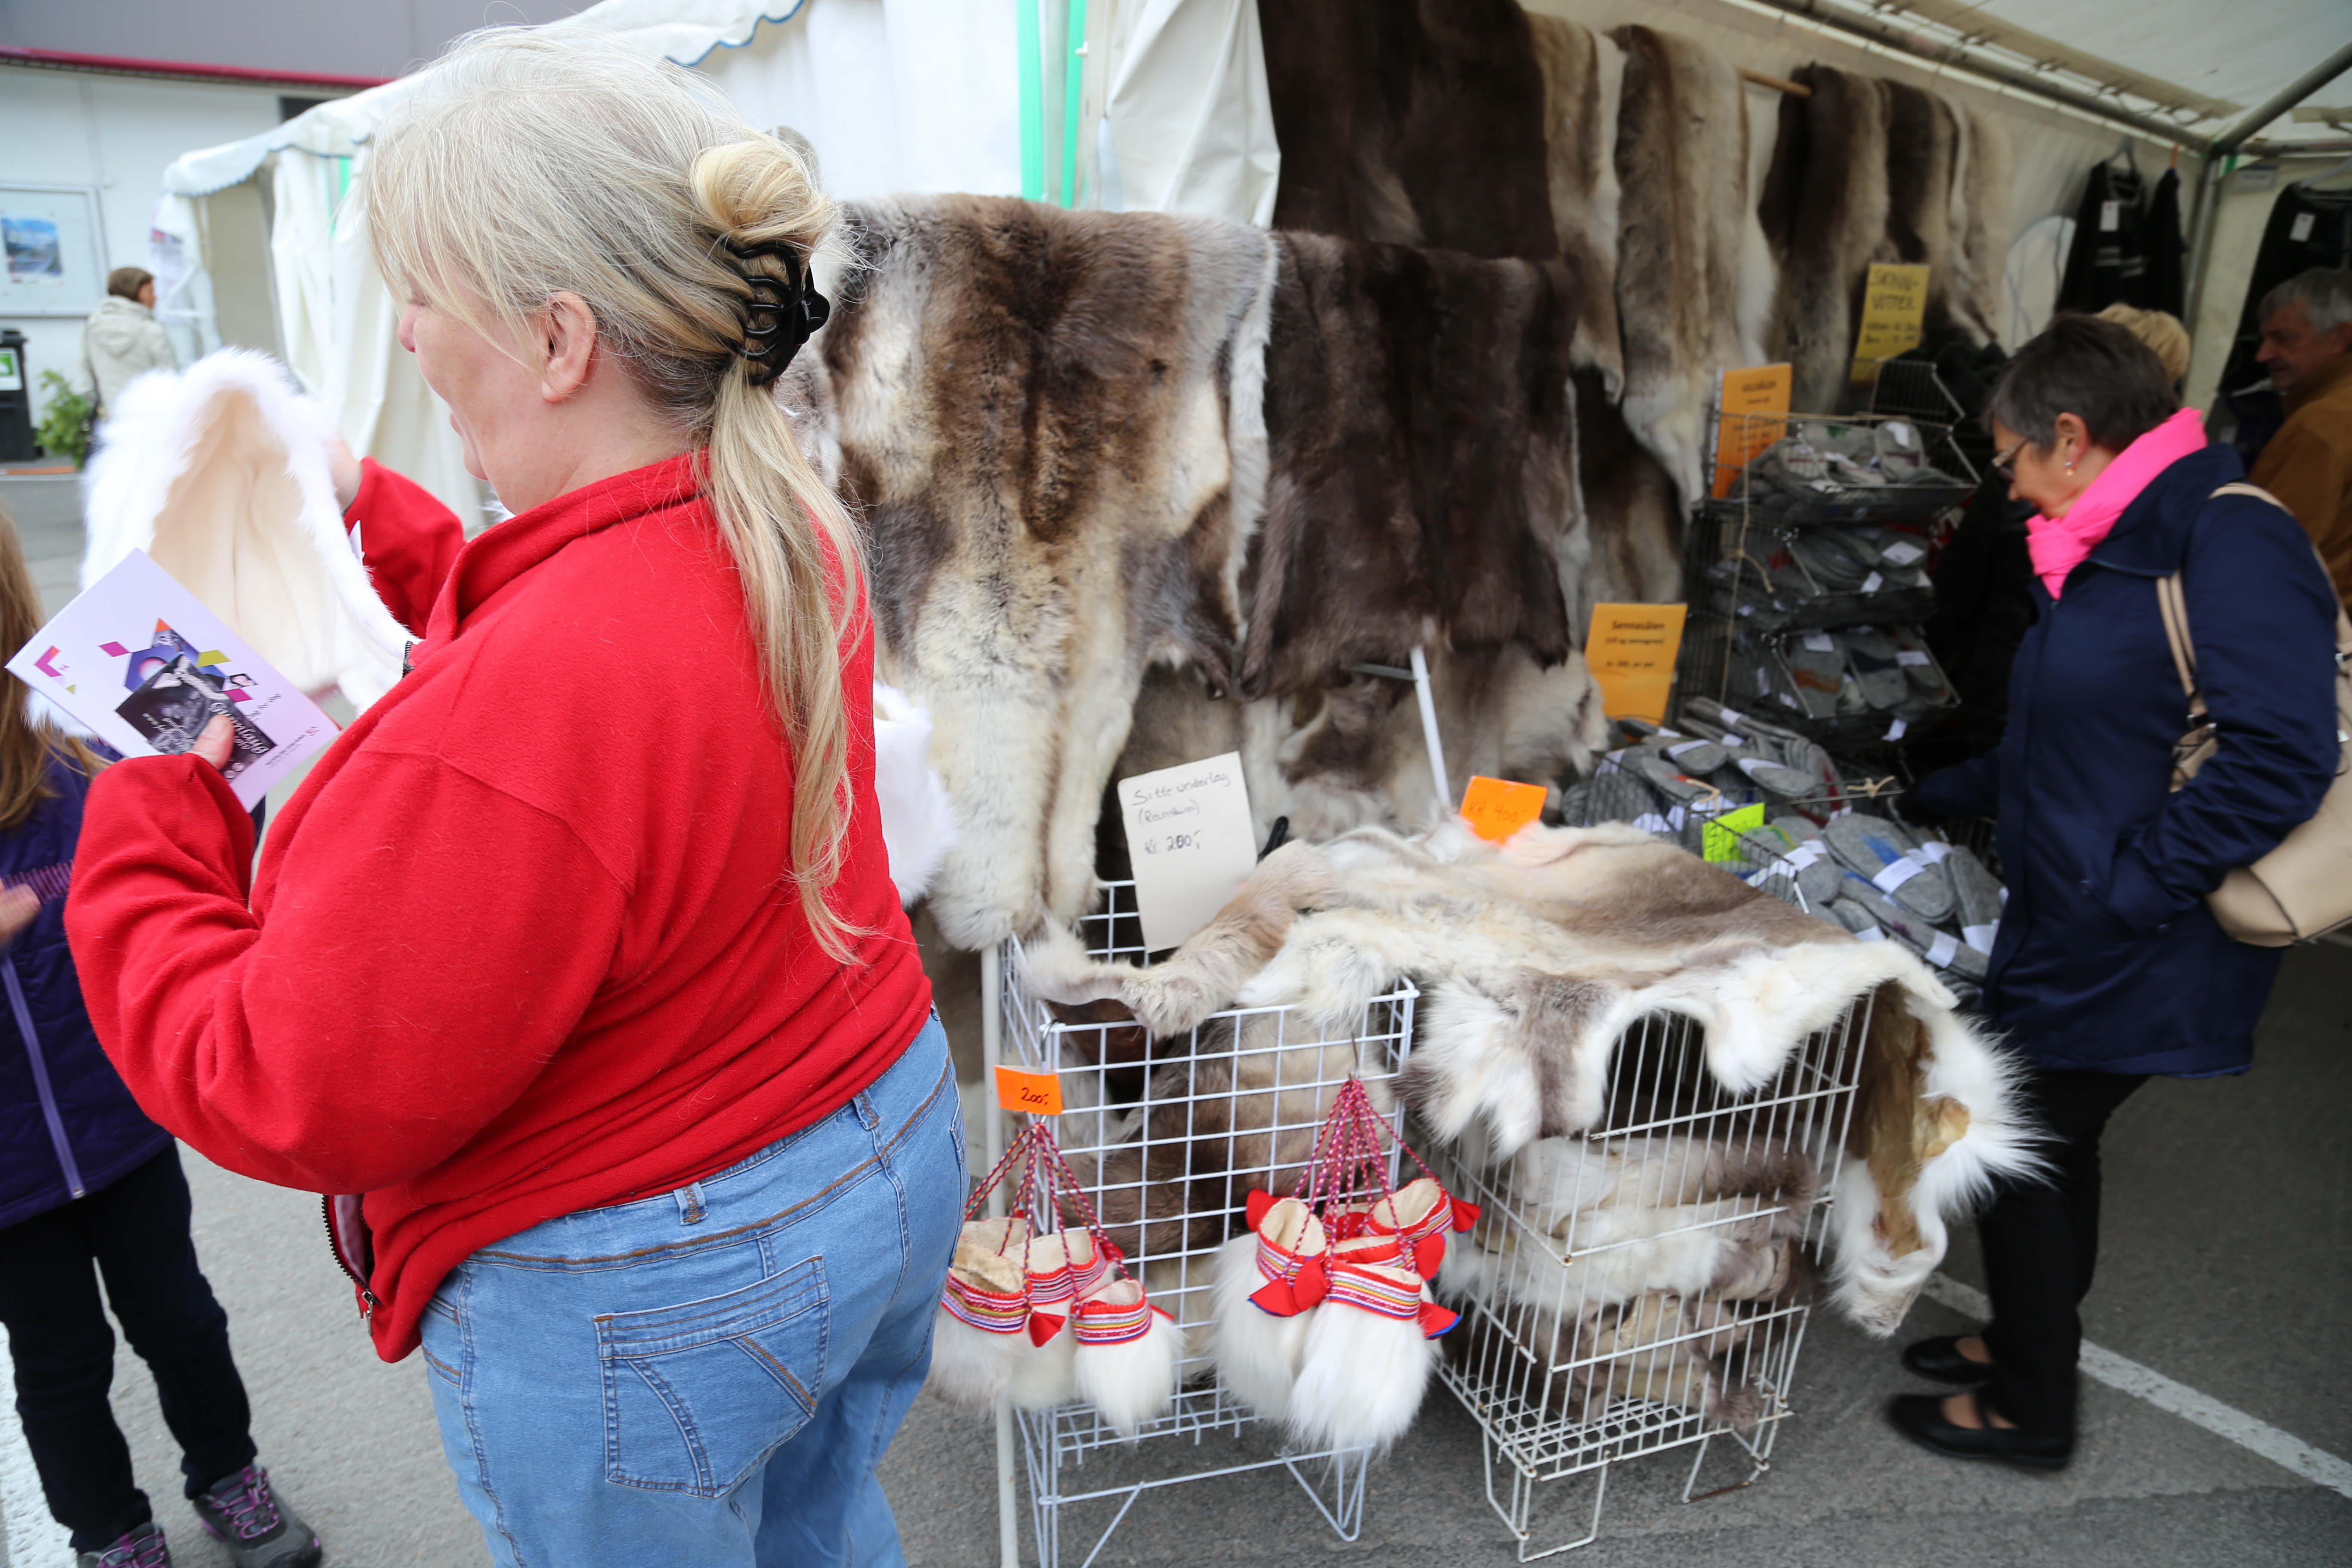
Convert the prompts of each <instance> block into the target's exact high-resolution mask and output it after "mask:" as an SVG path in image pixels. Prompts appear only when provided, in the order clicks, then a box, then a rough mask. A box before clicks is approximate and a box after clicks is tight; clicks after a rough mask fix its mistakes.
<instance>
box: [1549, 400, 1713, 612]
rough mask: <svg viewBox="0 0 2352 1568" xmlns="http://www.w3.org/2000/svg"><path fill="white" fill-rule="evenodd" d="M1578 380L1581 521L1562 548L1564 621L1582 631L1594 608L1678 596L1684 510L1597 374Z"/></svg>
mask: <svg viewBox="0 0 2352 1568" xmlns="http://www.w3.org/2000/svg"><path fill="white" fill-rule="evenodd" d="M1575 383H1576V474H1577V488H1578V490H1579V499H1580V500H1581V502H1582V503H1583V504H1582V508H1581V511H1580V521H1581V526H1580V527H1579V528H1577V529H1576V530H1575V531H1573V532H1572V533H1571V534H1570V539H1569V542H1568V544H1567V545H1566V547H1564V548H1563V550H1562V551H1561V560H1560V573H1561V578H1562V581H1564V582H1565V583H1567V584H1569V588H1568V599H1569V606H1568V608H1569V624H1570V626H1572V627H1573V628H1574V629H1575V630H1576V631H1577V633H1578V634H1579V635H1580V636H1581V635H1582V634H1583V632H1584V630H1585V628H1586V627H1588V626H1591V622H1592V606H1593V605H1597V604H1608V605H1664V604H1674V603H1676V602H1678V601H1679V600H1680V599H1681V598H1682V596H1683V510H1682V501H1681V499H1680V497H1679V496H1678V495H1677V494H1676V491H1675V478H1674V476H1673V475H1672V474H1670V473H1668V472H1667V471H1666V469H1665V465H1664V464H1663V463H1661V462H1659V461H1658V459H1657V458H1656V456H1655V455H1654V454H1653V453H1652V452H1651V450H1650V449H1649V448H1648V447H1644V446H1643V445H1642V443H1641V441H1640V440H1639V439H1637V438H1636V437H1635V436H1634V434H1633V429H1632V427H1631V426H1628V425H1627V424H1626V423H1625V416H1624V414H1623V412H1622V410H1620V409H1618V408H1617V407H1615V406H1614V405H1612V404H1611V403H1609V401H1608V400H1607V399H1606V398H1604V397H1603V396H1602V395H1601V374H1600V373H1599V372H1598V371H1592V370H1580V371H1578V372H1577V373H1576V375H1575Z"/></svg>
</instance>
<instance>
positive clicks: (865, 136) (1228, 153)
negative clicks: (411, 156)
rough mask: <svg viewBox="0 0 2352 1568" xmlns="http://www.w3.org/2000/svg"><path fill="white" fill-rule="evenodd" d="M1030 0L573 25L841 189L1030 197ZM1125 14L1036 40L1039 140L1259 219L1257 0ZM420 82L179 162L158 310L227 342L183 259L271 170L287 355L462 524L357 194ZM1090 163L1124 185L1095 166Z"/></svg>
mask: <svg viewBox="0 0 2352 1568" xmlns="http://www.w3.org/2000/svg"><path fill="white" fill-rule="evenodd" d="M1022 5H1035V0H797V3H793V0H766V3H765V4H762V3H761V0H604V3H603V4H601V5H595V6H593V7H591V8H590V9H588V10H587V11H585V12H583V13H582V14H581V15H580V16H577V17H575V18H574V19H573V22H574V24H587V25H592V26H604V27H607V28H610V29H612V30H614V31H615V32H617V33H619V34H621V35H622V36H623V37H627V38H630V39H632V40H634V41H635V42H637V43H639V44H640V45H642V46H644V47H646V48H647V49H648V50H650V51H652V52H656V53H659V54H661V55H663V56H664V57H666V58H669V59H672V60H675V61H677V63H679V64H680V65H684V66H688V67H692V68H697V69H698V70H700V71H701V72H702V73H703V74H704V75H706V76H708V77H709V78H710V79H711V80H712V81H714V82H715V83H716V84H717V85H718V86H719V89H721V90H722V91H724V92H725V93H726V94H727V96H728V97H729V98H730V100H732V101H733V102H734V104H735V106H736V109H737V110H738V111H739V112H740V113H741V114H742V116H743V118H744V119H745V120H746V121H749V122H750V123H751V124H753V125H757V126H760V127H761V128H762V129H769V130H773V129H778V128H786V127H789V128H790V129H792V130H793V131H795V132H799V133H800V134H801V135H802V136H804V137H805V138H807V140H808V141H809V142H810V144H811V145H813V146H814V148H815V149H816V152H817V158H818V162H819V164H820V173H821V175H822V177H823V179H824V184H825V186H826V188H827V189H828V190H829V191H831V192H832V194H833V195H835V196H836V197H842V198H846V199H855V198H857V197H861V196H876V195H888V194H891V193H895V192H936V191H971V192H978V193H981V194H983V195H1023V194H1024V164H1023V156H1022V152H1023V123H1022V122H1023V107H1024V93H1023V85H1022V82H1021V80H1020V76H1021V72H1020V70H1019V63H1020V51H1019V45H1018V42H1017V39H1018V37H1019V34H1018V24H1019V7H1020V6H1022ZM1047 8H1048V9H1052V7H1047ZM1112 9H1113V8H1112V7H1109V6H1102V7H1100V8H1099V10H1098V13H1097V15H1098V17H1100V18H1101V19H1102V20H1104V21H1106V22H1108V21H1115V24H1116V25H1115V26H1100V27H1099V28H1098V30H1097V31H1095V32H1090V34H1089V36H1088V38H1087V39H1080V40H1077V42H1079V43H1088V44H1090V47H1088V48H1087V50H1086V51H1085V52H1084V53H1079V52H1077V51H1076V50H1075V49H1074V48H1073V47H1071V41H1070V40H1068V39H1066V38H1065V37H1044V38H1042V39H1041V47H1040V69H1039V72H1038V73H1037V77H1036V79H1035V82H1036V85H1035V87H1034V89H1033V91H1034V95H1035V101H1036V103H1037V110H1035V111H1033V112H1037V115H1038V118H1039V119H1040V120H1041V121H1044V123H1043V125H1042V126H1041V128H1040V129H1041V131H1042V132H1050V133H1052V134H1051V135H1050V136H1046V137H1045V138H1043V139H1045V140H1055V141H1056V142H1057V146H1056V148H1055V150H1056V151H1067V152H1069V153H1072V154H1074V156H1073V159H1072V162H1073V163H1074V164H1075V166H1076V174H1077V178H1076V184H1077V187H1078V189H1079V190H1080V191H1081V192H1082V193H1084V195H1085V197H1086V200H1085V205H1118V206H1127V207H1137V208H1150V209H1152V210H1157V211H1170V212H1188V213H1200V214H1207V215H1211V216H1223V217H1229V218H1233V219H1235V220H1238V221H1243V222H1253V221H1254V222H1258V223H1264V222H1265V221H1267V220H1268V219H1269V218H1270V217H1271V216H1272V214H1273V209H1274V188H1275V178H1276V171H1277V167H1278V160H1277V155H1276V152H1275V143H1274V123H1273V114H1272V110H1271V109H1270V107H1269V105H1268V103H1267V100H1266V89H1265V57H1264V53H1263V50H1262V49H1261V47H1260V45H1259V41H1258V31H1257V10H1256V6H1255V3H1254V0H1129V4H1127V5H1121V6H1118V7H1117V8H1116V16H1115V18H1114V17H1113V16H1111V12H1112ZM1095 40H1098V42H1099V47H1091V45H1092V42H1093V41H1095ZM1097 60H1100V61H1101V62H1102V65H1101V67H1100V68H1097V67H1096V65H1095V62H1096V61H1097ZM1074 64H1075V67H1076V70H1077V73H1078V74H1079V75H1080V77H1081V80H1080V81H1079V82H1078V83H1077V84H1076V85H1077V86H1079V88H1080V89H1081V91H1080V95H1079V96H1080V112H1079V115H1078V118H1077V124H1076V127H1066V126H1065V125H1063V123H1062V118H1063V117H1062V115H1061V113H1059V112H1058V110H1060V108H1061V106H1062V105H1063V104H1064V103H1065V102H1066V100H1067V92H1066V89H1067V88H1068V87H1069V86H1070V85H1073V84H1071V83H1070V82H1069V80H1068V75H1067V73H1066V70H1065V69H1064V68H1066V67H1070V66H1072V65H1074ZM419 80H420V78H419V77H405V78H403V79H400V80H398V81H394V82H390V83H387V84H386V85H384V86H383V87H379V88H373V89H370V90H368V91H366V92H362V93H360V94H358V95H356V96H354V97H352V98H346V99H339V100H335V101H333V102H330V103H324V104H321V105H320V106H319V107H318V108H316V109H313V110H310V111H309V112H307V113H305V114H303V115H301V116H299V117H298V118H297V119H294V120H291V121H288V122H287V123H286V124H284V125H281V126H279V127H278V128H277V129H276V130H274V131H271V132H268V133H267V134H266V135H261V136H255V137H250V138H247V140H245V141H243V142H231V143H230V144H228V145H227V146H224V147H212V148H206V149H204V150H202V151H199V152H194V153H187V154H186V155H184V156H183V157H182V158H180V159H179V160H178V161H177V162H176V163H173V165H172V166H171V167H170V169H168V170H167V171H166V172H165V174H164V191H165V195H164V196H163V201H162V203H161V204H160V205H159V207H158V212H157V216H156V223H155V227H156V229H157V231H158V249H159V252H163V251H169V252H173V253H175V254H176V255H177V256H178V257H181V258H189V259H188V260H187V261H184V262H183V263H182V264H181V265H180V266H179V267H176V268H165V267H163V266H159V267H157V268H156V271H157V274H158V276H159V278H161V279H163V281H164V283H165V285H166V288H165V290H164V292H165V298H164V300H163V307H164V310H165V312H166V314H167V315H170V314H177V315H178V316H179V317H180V318H181V319H182V320H184V321H189V322H191V323H192V324H194V326H195V328H196V331H197V333H198V335H199V337H200V339H201V344H202V346H203V347H204V348H205V349H210V348H213V347H216V346H218V343H219V338H218V334H217V332H216V331H213V330H212V328H211V325H210V321H209V313H210V300H211V297H212V289H213V288H214V286H215V279H210V278H208V277H206V276H205V273H204V271H203V268H202V267H201V265H196V264H193V263H194V260H195V258H201V257H202V256H203V255H204V254H205V246H204V245H203V238H204V226H205V212H204V207H203V203H204V200H205V198H206V197H208V196H211V195H215V193H218V192H220V191H223V190H226V189H227V188H228V187H230V186H234V185H238V184H243V183H245V182H247V181H248V180H253V181H259V182H261V183H262V184H264V185H265V187H266V189H267V190H268V195H269V197H270V203H269V209H270V220H269V221H270V230H269V256H270V268H271V276H270V279H269V282H270V287H271V293H272V296H273V300H274V303H275V310H276V316H277V321H278V338H279V345H280V347H281V348H282V350H283V352H284V353H285V356H286V359H287V362H288V363H289V365H291V367H292V368H293V370H294V372H295V374H296V375H297V376H298V377H299V379H300V380H301V381H302V383H303V384H304V385H305V386H306V387H307V388H308V389H309V390H310V392H311V393H312V395H315V396H317V397H318V398H319V399H320V401H321V402H323V403H324V404H325V405H327V408H328V410H329V412H330V413H331V415H332V416H334V419H335V422H336V425H337V426H338V427H339V428H340V429H341V431H342V432H343V435H344V438H345V439H346V440H348V441H349V442H350V443H351V444H352V448H353V450H355V451H359V452H362V453H369V454H373V456H375V457H377V458H380V459H381V460H383V461H384V462H385V463H387V464H389V465H391V466H393V467H394V468H399V469H400V470H401V471H402V472H404V473H406V474H408V475H409V476H410V477H412V478H414V479H416V480H417V481H418V482H419V483H421V484H424V485H425V487H426V488H427V489H431V490H432V491H433V492H434V493H435V494H436V495H438V496H440V497H441V498H442V499H443V500H445V501H446V502H448V503H449V504H450V505H451V506H452V507H453V508H456V509H457V510H459V512H460V515H464V514H465V513H466V512H467V511H469V510H472V509H473V508H474V507H475V506H477V505H478V500H479V498H478V493H477V489H476V486H475V484H474V481H473V480H472V479H471V478H470V477H469V476H467V474H466V472H465V468H464V465H463V462H462V460H461V458H460V455H459V452H458V448H457V439H456V437H455V435H454V434H453V433H452V432H450V431H449V429H448V427H447V416H446V412H445V411H444V410H442V408H441V407H440V405H439V404H438V402H437V400H436V399H435V398H434V397H433V395H432V394H431V393H430V392H429V391H428V390H427V389H426V388H425V384H424V383H423V381H422V380H421V379H420V378H419V377H418V376H417V374H416V372H415V365H414V363H413V362H411V361H410V360H409V358H408V356H407V355H406V354H405V353H402V352H401V350H400V349H399V347H398V345H397V343H396V342H394V335H393V334H394V325H395V322H396V321H397V317H398V310H397V309H396V307H395V303H394V300H392V299H391V297H390V296H389V295H388V294H387V293H386V291H385V289H384V286H383V280H382V279H380V278H378V277H377V276H376V273H375V268H374V266H373V260H372V258H371V257H370V255H369V250H368V240H367V234H366V229H365V219H364V216H363V214H362V208H361V207H359V206H356V205H353V206H346V205H344V198H345V197H346V196H347V195H348V194H349V192H350V190H351V188H352V182H353V179H354V178H355V177H364V174H363V172H364V168H365V163H366V153H367V144H368V142H369V139H370V138H371V137H372V136H373V134H374V132H375V128H376V126H377V125H378V124H379V123H380V122H381V121H383V118H384V116H385V115H386V114H387V113H388V112H389V111H390V110H392V109H393V108H394V106H395V105H397V104H398V103H400V102H401V100H403V99H404V98H405V97H406V96H407V95H408V94H409V93H411V92H413V91H414V90H415V86H416V83H417V82H418V81H419ZM1045 110H1053V111H1055V112H1044V111H1045ZM1122 149H1124V155H1122ZM1047 162H1048V163H1053V160H1051V159H1048V160H1047ZM1098 166H1099V167H1101V168H1102V169H1104V170H1117V171H1118V172H1119V178H1118V180H1117V181H1116V183H1115V184H1113V183H1111V182H1110V181H1108V180H1105V179H1102V178H1099V177H1098V176H1097V168H1098ZM1049 173H1050V174H1058V173H1059V169H1058V167H1056V168H1055V169H1053V170H1051V171H1050V172H1049ZM1048 184H1049V186H1050V187H1051V189H1050V190H1049V191H1047V192H1035V183H1034V180H1033V181H1031V182H1030V188H1031V190H1032V192H1033V193H1034V194H1047V195H1051V194H1057V192H1058V181H1057V180H1053V179H1050V178H1049V180H1048ZM1107 198H1108V199H1107Z"/></svg>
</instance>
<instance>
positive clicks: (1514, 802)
mask: <svg viewBox="0 0 2352 1568" xmlns="http://www.w3.org/2000/svg"><path fill="white" fill-rule="evenodd" d="M1544 795H1545V791H1544V786H1543V785H1541V784H1513V783H1512V782H1511V781H1510V780H1508V779H1490V778H1488V777H1486V775H1485V774H1483V773H1481V774H1478V775H1476V776H1475V777H1473V778H1472V779H1471V781H1470V787H1469V788H1468V789H1466V790H1464V791H1463V792H1462V816H1463V818H1464V820H1465V821H1467V822H1468V823H1469V824H1470V830H1471V831H1472V832H1474V833H1475V834H1476V835H1477V836H1478V837H1481V838H1485V839H1488V840H1490V841H1492V842H1494V843H1496V844H1500V843H1501V842H1502V841H1503V840H1504V839H1506V838H1508V837H1510V836H1511V835H1512V834H1514V833H1517V831H1518V830H1519V829H1520V828H1522V827H1525V826H1527V825H1528V823H1530V822H1533V821H1534V820H1535V819H1536V818H1537V817H1538V816H1542V815H1543V808H1544Z"/></svg>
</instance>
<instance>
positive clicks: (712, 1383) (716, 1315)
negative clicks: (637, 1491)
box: [596, 1258, 830, 1498]
mask: <svg viewBox="0 0 2352 1568" xmlns="http://www.w3.org/2000/svg"><path fill="white" fill-rule="evenodd" d="M825 1300H826V1298H825V1285H824V1259H823V1258H810V1259H808V1260H807V1261H806V1262H804V1263H796V1264H794V1265H793V1267H792V1268H787V1269H785V1270H784V1271H783V1272H782V1273H781V1274H778V1275H776V1276H774V1277H773V1278H772V1279H762V1280H761V1281H760V1282H759V1283H758V1284H756V1285H747V1286H745V1287H744V1288H743V1289H740V1290H730V1291H729V1292H728V1293H727V1294H726V1295H723V1296H712V1297H709V1298H707V1299H705V1300H699V1301H688V1302H686V1303H684V1304H682V1305H680V1306H676V1307H657V1308H655V1309H653V1310H649V1311H643V1312H616V1313H613V1314H611V1315H610V1316H606V1317H601V1318H598V1319H597V1320H596V1353H597V1359H598V1360H599V1362H600V1363H602V1370H603V1373H604V1478H605V1479H607V1480H610V1481H615V1482H618V1483H619V1484H621V1485H623V1486H630V1487H646V1488H649V1489H655V1490H659V1491H677V1492H688V1493H691V1494H692V1495H694V1496H696V1497H708V1498H716V1497H724V1496H726V1495H727V1493H729V1492H730V1491H731V1490H733V1489H735V1488H736V1487H737V1486H739V1485H740V1484H741V1482H742V1481H743V1480H744V1479H745V1478H747V1477H748V1476H750V1475H751V1472H752V1471H753V1470H754V1469H756V1468H758V1467H759V1465H760V1464H761V1461H762V1460H764V1459H766V1458H767V1457H768V1456H769V1454H771V1453H772V1452H773V1451H774V1450H775V1448H776V1447H777V1445H779V1444H781V1443H782V1442H783V1441H784V1440H785V1439H787V1438H789V1437H791V1436H793V1433H795V1432H798V1431H799V1430H800V1429H801V1428H802V1427H803V1426H805V1425H807V1423H808V1419H809V1417H810V1415H813V1414H814V1412H815V1409H816V1401H817V1395H818V1391H819V1390H821V1389H822V1388H823V1387H824V1352H825V1331H826V1326H827V1319H828V1317H829V1316H830V1314H828V1313H827V1311H826V1310H825Z"/></svg>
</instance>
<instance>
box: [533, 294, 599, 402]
mask: <svg viewBox="0 0 2352 1568" xmlns="http://www.w3.org/2000/svg"><path fill="white" fill-rule="evenodd" d="M539 331H540V333H541V339H542V343H543V346H544V348H545V350H546V357H545V358H544V359H542V360H541V362H540V370H539V395H540V396H541V397H543V398H545V399H546V400H547V401H548V402H550V403H562V401H563V400H564V399H566V398H568V397H570V396H572V395H573V394H574V393H576V392H578V391H579V390H580V389H581V388H582V387H583V386H585V385H586V384H588V373H589V370H590V368H591V366H593V364H594V363H595V359H596V313H595V312H594V311H593V310H590V309H589V308H588V301H587V300H583V299H582V298H581V297H580V296H579V295H577V294H574V293H572V292H570V291H569V290H565V291H562V292H559V293H557V294H555V295H554V296H553V297H551V299H550V300H548V301H547V309H546V310H544V311H542V312H541V315H540V318H539Z"/></svg>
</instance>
